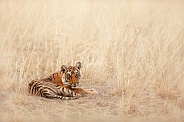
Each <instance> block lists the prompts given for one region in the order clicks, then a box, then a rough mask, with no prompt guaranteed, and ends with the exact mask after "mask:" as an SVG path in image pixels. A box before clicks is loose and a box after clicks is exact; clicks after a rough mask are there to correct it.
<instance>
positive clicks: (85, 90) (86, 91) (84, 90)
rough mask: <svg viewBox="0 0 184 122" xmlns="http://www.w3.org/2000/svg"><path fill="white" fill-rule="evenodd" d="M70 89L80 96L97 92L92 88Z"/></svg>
mask: <svg viewBox="0 0 184 122" xmlns="http://www.w3.org/2000/svg"><path fill="white" fill-rule="evenodd" d="M70 90H71V91H72V92H75V93H77V94H80V95H82V96H84V95H89V94H90V95H95V94H98V92H97V91H96V90H94V89H82V88H70Z"/></svg>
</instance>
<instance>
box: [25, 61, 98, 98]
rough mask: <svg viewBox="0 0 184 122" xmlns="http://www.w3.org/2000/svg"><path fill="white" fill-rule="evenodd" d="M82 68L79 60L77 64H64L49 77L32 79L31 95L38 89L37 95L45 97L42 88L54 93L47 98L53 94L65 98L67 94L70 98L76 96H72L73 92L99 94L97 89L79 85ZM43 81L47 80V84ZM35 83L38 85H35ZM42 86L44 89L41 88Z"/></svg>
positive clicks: (30, 85)
mask: <svg viewBox="0 0 184 122" xmlns="http://www.w3.org/2000/svg"><path fill="white" fill-rule="evenodd" d="M80 69H81V62H77V63H76V65H75V66H68V67H67V66H66V65H62V66H61V70H60V71H58V72H55V73H53V74H52V75H50V76H49V77H46V78H43V79H39V80H32V81H31V83H30V84H29V88H28V89H29V93H30V94H31V95H35V91H36V95H37V96H41V97H42V96H43V97H45V95H43V94H42V92H40V90H42V91H44V90H43V89H46V90H45V91H47V94H49V93H52V95H51V94H49V95H47V98H49V97H48V96H51V98H58V96H60V97H61V96H62V98H63V97H65V96H67V97H71V98H70V99H73V98H75V95H74V96H72V95H73V94H78V95H80V96H85V95H88V94H97V92H96V91H95V90H92V89H83V88H79V87H77V86H78V85H79V79H80V78H81V74H80ZM39 82H40V83H39ZM43 82H45V84H44V83H43ZM34 83H35V84H36V85H34ZM47 85H48V86H47ZM50 86H52V87H50ZM40 87H41V88H42V89H40ZM39 89H40V90H39ZM60 89H64V91H63V92H64V93H61V91H60ZM53 91H57V92H53ZM65 91H66V93H65ZM44 93H45V92H44ZM58 94H59V95H58ZM71 94H72V95H71ZM53 95H54V96H55V95H56V96H57V97H53ZM67 99H68V98H67Z"/></svg>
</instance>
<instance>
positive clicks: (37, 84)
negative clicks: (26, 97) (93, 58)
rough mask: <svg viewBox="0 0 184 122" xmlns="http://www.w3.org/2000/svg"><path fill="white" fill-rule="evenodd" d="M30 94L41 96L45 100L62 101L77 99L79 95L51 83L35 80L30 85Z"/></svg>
mask: <svg viewBox="0 0 184 122" xmlns="http://www.w3.org/2000/svg"><path fill="white" fill-rule="evenodd" d="M29 93H30V94H31V95H34V96H41V97H45V98H50V99H52V98H59V99H62V100H74V99H77V94H76V93H75V92H72V91H71V90H70V89H67V88H65V87H61V86H59V85H57V84H54V83H51V82H45V81H42V80H38V81H36V80H34V81H31V82H30V83H29Z"/></svg>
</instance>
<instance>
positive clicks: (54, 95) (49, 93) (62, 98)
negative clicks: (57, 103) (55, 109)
mask: <svg viewBox="0 0 184 122" xmlns="http://www.w3.org/2000/svg"><path fill="white" fill-rule="evenodd" d="M42 96H43V97H46V98H50V99H52V98H57V99H58V98H59V99H61V100H74V99H77V97H75V96H70V97H67V96H66V97H65V96H62V95H57V94H55V93H54V92H51V91H50V92H48V91H47V92H45V93H42Z"/></svg>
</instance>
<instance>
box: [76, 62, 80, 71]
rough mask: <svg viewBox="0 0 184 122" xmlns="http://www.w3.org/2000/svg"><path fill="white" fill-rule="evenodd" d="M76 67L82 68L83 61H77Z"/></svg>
mask: <svg viewBox="0 0 184 122" xmlns="http://www.w3.org/2000/svg"><path fill="white" fill-rule="evenodd" d="M76 67H77V68H78V69H79V70H80V68H81V62H77V63H76Z"/></svg>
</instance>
